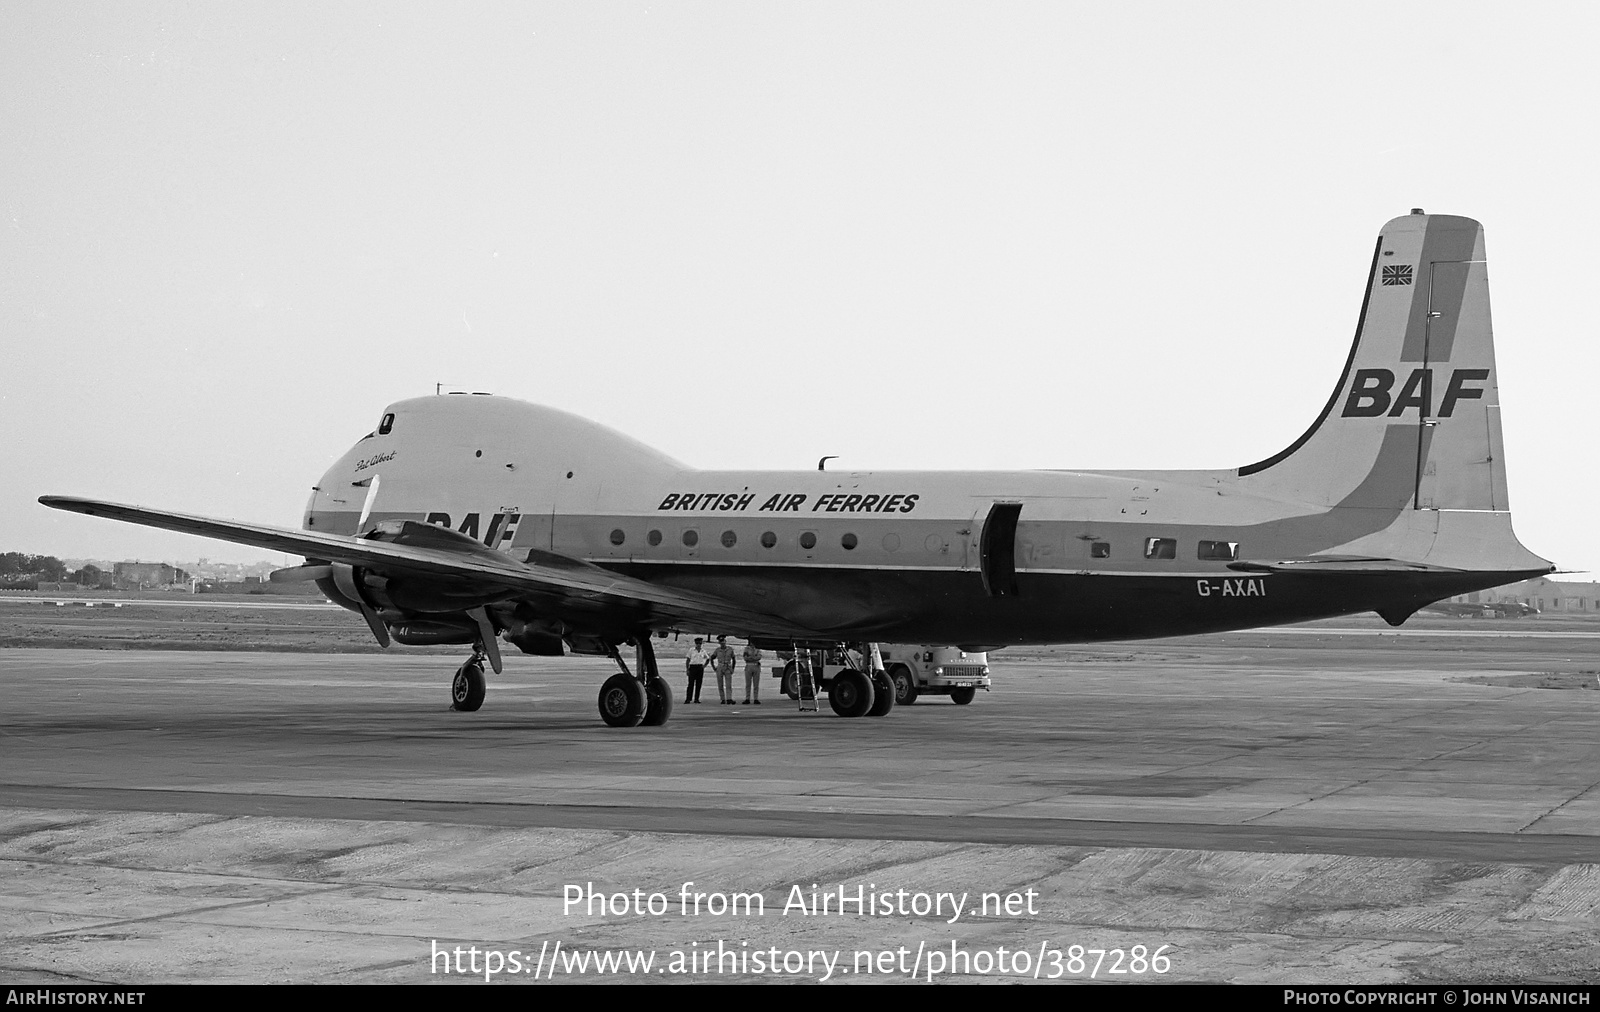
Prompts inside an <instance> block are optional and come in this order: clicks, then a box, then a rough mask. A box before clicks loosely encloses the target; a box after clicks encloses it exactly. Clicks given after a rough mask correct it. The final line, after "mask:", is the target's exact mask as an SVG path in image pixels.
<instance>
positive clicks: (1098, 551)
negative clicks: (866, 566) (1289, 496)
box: [611, 527, 1239, 562]
mask: <svg viewBox="0 0 1600 1012" xmlns="http://www.w3.org/2000/svg"><path fill="white" fill-rule="evenodd" d="M627 540H628V535H627V533H626V532H624V531H623V529H622V528H620V527H618V528H616V529H615V530H613V531H612V532H611V543H612V544H613V545H617V546H618V547H621V546H622V545H623V544H624V543H625V542H626V541H627ZM661 540H662V537H661V532H660V531H659V530H652V531H650V532H649V533H648V534H646V535H645V541H646V542H647V543H649V545H650V547H652V548H654V547H656V546H657V545H659V544H661ZM738 543H739V535H737V534H735V533H734V532H733V531H723V532H722V547H723V548H733V547H734V546H736V545H737V544H738ZM860 543H861V541H860V539H859V538H857V537H856V536H855V535H854V534H844V535H841V536H840V538H839V546H840V547H841V548H843V549H844V550H845V551H847V552H849V551H854V550H855V548H856V546H857V545H859V544H860ZM683 544H684V547H686V548H694V547H697V546H698V545H699V544H700V532H699V531H696V530H692V529H691V530H686V531H684V532H683ZM777 544H778V536H777V535H776V534H774V533H773V532H771V531H763V532H762V534H761V547H762V548H775V547H777ZM800 547H801V548H804V549H807V550H810V549H812V548H815V547H817V536H816V535H815V534H813V533H812V532H810V531H806V532H804V533H802V534H801V535H800ZM1089 557H1090V558H1094V559H1109V558H1111V543H1110V542H1109V541H1096V542H1094V543H1093V544H1091V545H1090V546H1089ZM1144 557H1145V558H1147V559H1176V558H1177V557H1178V539H1177V538H1145V539H1144ZM1238 557H1239V542H1237V541H1202V542H1200V543H1199V546H1198V547H1197V549H1196V554H1195V558H1197V559H1200V560H1202V561H1205V562H1232V561H1233V560H1235V559H1237V558H1238Z"/></svg>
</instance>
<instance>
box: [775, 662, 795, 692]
mask: <svg viewBox="0 0 1600 1012" xmlns="http://www.w3.org/2000/svg"><path fill="white" fill-rule="evenodd" d="M778 687H779V688H780V689H782V690H783V694H784V695H785V696H788V697H789V698H790V699H799V698H800V671H799V669H798V668H796V667H795V664H794V661H790V662H789V663H788V664H787V665H785V666H784V669H783V678H782V680H781V681H779V682H778Z"/></svg>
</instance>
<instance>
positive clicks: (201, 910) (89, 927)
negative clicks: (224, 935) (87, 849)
mask: <svg viewBox="0 0 1600 1012" xmlns="http://www.w3.org/2000/svg"><path fill="white" fill-rule="evenodd" d="M80 867H81V866H80ZM155 874H160V875H171V874H184V873H183V872H164V871H163V872H155ZM289 881H292V880H289ZM313 885H321V886H323V888H320V889H319V888H312V889H308V890H306V891H304V892H299V893H295V894H293V895H290V894H284V895H280V896H262V897H257V898H256V899H250V900H239V901H237V902H234V903H218V904H216V905H214V906H209V907H188V908H186V909H183V910H173V911H169V912H168V913H164V914H151V915H150V916H149V917H124V918H119V919H118V920H114V921H106V922H104V923H100V924H85V925H82V926H80V927H76V928H63V929H61V930H60V931H43V932H40V933H39V934H37V935H34V936H33V937H35V938H54V937H56V936H59V935H79V934H83V933H84V932H86V931H104V930H105V929H106V928H120V927H125V926H127V925H130V924H145V923H149V922H151V921H168V920H181V919H182V918H184V917H188V916H192V915H194V914H209V913H211V912H213V911H216V910H235V909H238V908H240V907H256V906H260V905H262V904H263V903H276V902H278V901H279V900H291V899H298V898H299V897H301V896H309V895H319V896H321V895H326V894H328V893H336V892H344V891H346V890H348V889H350V888H352V887H351V886H350V885H346V884H343V883H334V884H331V885H330V884H327V883H314V884H313Z"/></svg>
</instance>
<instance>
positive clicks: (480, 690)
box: [450, 650, 489, 712]
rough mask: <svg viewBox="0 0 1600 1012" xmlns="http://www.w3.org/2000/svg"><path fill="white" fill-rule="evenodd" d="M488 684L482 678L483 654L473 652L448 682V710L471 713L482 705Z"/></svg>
mask: <svg viewBox="0 0 1600 1012" xmlns="http://www.w3.org/2000/svg"><path fill="white" fill-rule="evenodd" d="M488 691H489V682H488V680H487V679H485V678H484V677H483V654H482V653H480V652H478V651H476V650H475V651H473V654H472V656H471V657H470V658H468V659H467V662H466V663H465V664H463V665H461V667H459V668H457V669H456V676H455V677H454V678H452V679H451V680H450V709H452V710H464V711H467V712H471V711H473V710H476V709H477V708H478V707H480V706H482V705H483V697H484V694H485V693H486V692H488Z"/></svg>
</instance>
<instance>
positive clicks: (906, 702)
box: [889, 668, 917, 706]
mask: <svg viewBox="0 0 1600 1012" xmlns="http://www.w3.org/2000/svg"><path fill="white" fill-rule="evenodd" d="M889 681H891V682H893V683H894V705H895V706H910V705H911V704H912V703H915V702H916V701H917V680H916V679H915V678H912V677H911V672H910V671H907V670H906V669H905V668H895V669H894V670H893V671H891V672H890V673H889Z"/></svg>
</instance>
